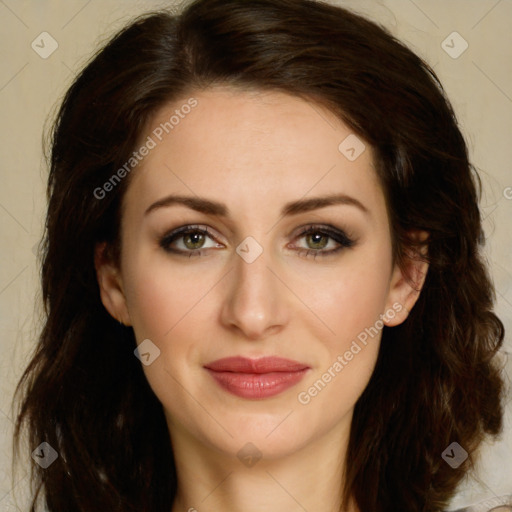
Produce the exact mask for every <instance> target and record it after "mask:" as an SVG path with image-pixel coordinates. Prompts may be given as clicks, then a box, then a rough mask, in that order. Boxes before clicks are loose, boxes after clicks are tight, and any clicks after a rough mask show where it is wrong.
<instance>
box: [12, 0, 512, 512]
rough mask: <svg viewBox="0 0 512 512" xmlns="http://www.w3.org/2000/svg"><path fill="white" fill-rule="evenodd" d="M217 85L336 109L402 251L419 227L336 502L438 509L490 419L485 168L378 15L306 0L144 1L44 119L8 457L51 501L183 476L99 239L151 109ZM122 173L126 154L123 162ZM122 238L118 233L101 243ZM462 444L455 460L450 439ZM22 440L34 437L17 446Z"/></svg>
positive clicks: (101, 502) (114, 220) (164, 486)
mask: <svg viewBox="0 0 512 512" xmlns="http://www.w3.org/2000/svg"><path fill="white" fill-rule="evenodd" d="M215 85H227V86H232V87H235V88H242V89H258V90H275V91H281V92H286V93H288V94H291V95H295V96H298V97H301V98H303V99H306V100H307V101H309V102H313V103H317V104H321V105H323V106H326V107H327V108H329V109H330V110H331V111H332V112H333V113H334V114H336V115H337V116H338V117H339V119H341V120H342V121H343V122H345V123H346V124H347V125H348V126H349V127H350V128H351V129H352V130H353V131H354V132H355V133H356V134H358V135H359V136H360V137H361V138H362V139H364V140H365V141H366V142H367V143H368V144H370V145H371V146H372V148H373V149H374V151H375V155H376V156H375V166H376V169H377V172H378V175H379V178H380V181H381V184H382V188H383V191H384V194H385V197H386V201H387V208H388V214H389V218H390V224H391V230H392V242H393V254H394V258H395V261H396V262H398V263H399V264H400V265H402V267H403V268H405V257H406V255H407V254H408V251H410V250H418V247H417V246H416V247H415V242H414V241H413V240H411V239H409V238H408V233H409V232H411V230H415V229H421V230H425V231H427V232H428V233H429V238H428V241H427V242H428V256H427V261H428V263H429V271H428V274H427V278H426V282H425V284H424V287H423V290H422V292H421V295H420V297H419V300H418V302H417V303H416V305H415V306H414V308H413V310H412V311H411V313H410V315H409V317H408V318H407V320H406V321H405V322H404V323H403V324H401V325H399V326H396V327H392V328H388V327H385V328H384V330H383V334H382V341H381V348H380V352H379V357H378V361H377V364H376V368H375V371H374V373H373V375H372V377H371V380H370V382H369V384H368V386H367V388H366V389H365V391H364V392H363V394H362V396H361V397H360V398H359V400H358V402H357V404H356V406H355V412H354V416H353V423H352V429H351V436H350V441H349V450H348V456H347V461H346V479H345V481H344V487H343V488H342V483H341V482H340V493H343V494H342V496H343V497H344V499H345V503H347V502H348V500H350V499H354V500H355V502H356V504H357V505H358V507H359V509H360V510H361V512H397V511H398V512H419V511H423V512H427V511H437V510H440V509H442V508H443V507H444V506H445V505H446V503H447V501H448V500H449V498H450V497H451V496H452V495H453V493H454V491H455V489H456V486H457V484H458V482H459V481H460V480H461V478H462V477H463V476H464V475H465V474H466V473H467V471H468V470H469V469H470V467H471V464H472V462H473V457H472V456H471V455H472V454H474V453H475V450H476V448H477V447H478V446H479V444H480V442H481V441H482V439H483V438H484V436H485V435H486V434H492V435H496V434H498V433H499V432H500V429H501V425H502V403H501V402H502V399H501V397H502V387H503V383H502V379H501V377H500V368H499V367H498V366H497V364H496V360H495V358H494V356H495V354H496V352H497V350H498V349H499V347H500V345H501V343H502V340H503V336H504V328H503V324H502V323H501V321H500V320H499V319H498V318H497V316H496V315H495V314H494V313H493V312H492V307H493V302H494V299H495V297H494V291H493V286H492V283H491V280H490V278H489V275H488V272H487V270H486V266H485V264H484V261H483V259H482V256H481V251H480V250H481V246H482V244H483V242H484V235H483V232H482V226H481V217H480V212H479V208H478V200H479V197H480V193H481V185H480V180H479V178H478V175H477V173H476V171H475V169H474V168H473V167H472V165H471V164H470V162H469V160H468V151H467V147H466V144H465V141H464V138H463V136H462V134H461V131H460V130H459V128H458V125H457V121H456V118H455V115H454V112H453V110H452V107H451V105H450V102H449V100H448V99H447V97H446V95H445V93H444V90H443V88H442V86H441V84H440V82H439V80H438V78H437V77H436V75H435V73H434V71H433V70H432V69H431V68H430V67H429V66H428V65H427V64H426V63H425V62H424V61H423V60H422V59H420V58H419V57H418V56H417V55H415V54H414V53H413V52H412V51H410V50H409V49H408V48H407V47H406V46H405V45H404V44H402V43H400V42H399V41H397V40H396V39H395V38H394V37H393V36H392V35H391V34H390V33H389V32H388V31H387V30H385V29H384V28H382V27H380V26H379V25H377V24H375V23H373V22H371V21H368V20H367V19H365V18H363V17H360V16H358V15H356V14H354V13H352V12H350V11H348V10H345V9H342V8H339V7H335V6H332V5H328V4H325V3H322V2H316V1H311V0H251V1H250V2H248V1H244V0H198V1H195V2H192V3H191V4H190V5H188V6H187V7H186V8H185V9H184V11H183V12H182V13H181V14H180V15H172V14H170V13H168V12H157V13H149V14H147V15H144V16H142V17H140V18H138V19H136V20H135V21H134V22H132V23H131V24H130V25H129V26H127V27H126V28H124V29H123V30H122V31H121V32H120V33H118V34H117V35H115V37H113V38H112V39H111V40H110V42H108V43H107V44H106V46H104V48H102V49H101V50H100V51H98V53H96V55H95V56H94V57H93V58H92V60H91V61H90V62H89V63H88V64H87V66H86V67H85V69H83V71H82V72H81V73H80V74H79V75H78V77H77V78H76V79H75V81H74V83H73V84H72V86H71V87H70V89H69V90H68V92H67V94H66V95H65V97H64V100H63V102H62V105H61V107H60V111H59V113H58V117H57V119H56V122H55V124H54V128H53V132H52V139H51V147H50V150H51V152H50V155H49V168H50V173H49V180H48V199H49V206H48V212H47V218H46V229H45V235H44V243H43V244H42V247H43V250H42V252H43V261H42V293H43V298H44V304H45V310H46V322H45V325H44V328H43V330H42V332H41V334H40V337H39V341H38V343H37V346H36V349H35V353H34V355H33V358H32V360H31V362H30V364H29V366H28V368H27V369H26V371H25V372H24V374H23V376H22V378H21V380H20V382H19V384H18V388H17V391H16V395H15V397H17V398H19V399H20V403H19V406H18V407H19V409H18V411H17V412H18V413H19V415H18V419H17V425H16V440H17V445H16V446H17V452H16V453H15V455H16V454H17V456H19V450H20V448H19V446H20V438H21V433H22V432H24V429H25V428H26V430H27V432H28V439H29V442H30V446H29V447H28V449H29V450H30V451H31V450H33V449H34V448H35V447H36V446H38V445H39V444H40V443H41V442H43V441H46V442H48V443H49V444H50V445H51V446H52V447H53V448H54V449H55V450H56V451H57V452H58V454H59V458H58V459H57V460H56V461H55V462H54V463H53V464H52V465H51V466H50V467H48V468H47V469H42V468H40V467H39V466H38V465H37V464H33V467H32V482H33V492H34V495H33V503H32V505H31V510H32V511H34V510H36V508H37V506H38V503H39V500H43V501H42V502H43V503H44V504H45V506H46V507H47V509H48V510H49V511H50V512H99V511H100V512H106V511H108V512H129V511H137V512H141V511H159V512H160V511H169V510H171V507H172V503H173V500H174V497H175V493H176V486H177V483H176V482H177V475H176V472H175V466H174V462H173V452H172V448H171V443H170V438H169V432H168V430H167V426H166V422H165V418H164V414H163V410H162V405H161V404H160V402H159V401H158V399H157V398H156V396H155V395H154V393H153V392H152V390H151V388H150V387H149V384H148V383H147V380H146V378H145V376H144V374H143V371H142V369H141V365H140V362H139V361H138V360H137V358H135V357H134V355H133V350H134V348H135V346H136V345H135V339H134V334H133V331H132V329H131V328H127V327H124V326H121V325H119V324H118V323H117V322H116V321H115V320H114V319H113V318H112V317H111V316H110V315H109V314H108V313H107V311H106V310H105V308H104V307H103V305H102V303H101V300H100V294H99V288H98V283H97V280H96V274H95V268H94V248H95V246H96V245H97V244H98V243H100V242H107V243H108V246H109V247H114V248H115V247H117V246H118V242H119V239H118V237H119V225H120V205H121V201H122V198H123V194H124V192H125V190H126V187H127V185H128V183H129V181H130V180H129V177H128V178H126V179H124V180H122V182H121V183H119V184H118V185H117V186H116V187H113V190H112V191H111V192H109V193H108V194H106V196H105V197H104V198H103V199H98V198H97V197H95V195H94V190H95V189H97V187H101V186H102V185H103V184H104V183H105V182H106V181H107V180H108V179H109V178H110V177H111V176H112V175H113V174H114V173H115V171H116V170H117V169H119V168H120V167H121V166H122V165H123V163H125V162H126V161H127V160H128V159H129V158H130V156H131V153H132V151H133V150H134V149H135V145H136V142H137V140H138V137H139V136H140V134H141V133H142V130H143V128H144V127H145V126H146V123H147V122H148V121H149V120H150V119H151V117H152V116H153V115H154V114H155V112H156V111H157V110H158V109H159V108H160V107H162V106H163V105H164V104H166V103H167V102H169V101H172V100H173V99H177V98H178V97H179V96H180V95H184V94H188V93H190V92H191V91H194V90H196V91H197V90H200V89H204V88H208V87H212V86H215ZM133 172H137V171H136V169H135V170H134V171H133ZM114 252H115V251H114ZM454 441H455V442H458V443H459V444H460V445H461V446H462V447H463V448H465V450H466V451H467V452H469V454H470V458H469V459H468V460H467V461H466V462H465V463H464V464H462V465H461V466H460V467H458V468H456V469H453V468H452V467H450V466H449V465H448V464H447V463H446V462H445V461H444V460H443V459H442V457H441V454H442V452H443V451H444V450H445V449H446V447H447V446H448V445H450V444H451V443H452V442H454ZM29 453H30V452H29Z"/></svg>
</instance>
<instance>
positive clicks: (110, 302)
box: [94, 242, 131, 325]
mask: <svg viewBox="0 0 512 512" xmlns="http://www.w3.org/2000/svg"><path fill="white" fill-rule="evenodd" d="M94 267H95V268H96V278H97V279H98V285H99V288H100V297H101V302H102V303H103V305H104V306H105V308H106V309H107V311H108V312H109V313H110V315H111V316H112V317H113V318H115V319H116V320H117V321H118V322H120V323H122V324H124V325H131V320H130V315H129V313H128V308H127V306H126V298H125V295H124V290H123V282H122V279H121V274H120V271H119V268H118V266H117V265H116V264H114V262H113V261H112V258H111V257H110V255H109V254H108V250H107V243H106V242H103V243H100V244H97V245H96V247H95V248H94Z"/></svg>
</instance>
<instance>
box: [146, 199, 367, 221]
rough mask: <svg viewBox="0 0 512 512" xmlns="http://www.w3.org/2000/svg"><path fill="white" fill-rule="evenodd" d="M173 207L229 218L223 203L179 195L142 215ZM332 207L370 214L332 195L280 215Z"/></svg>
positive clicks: (352, 201) (286, 207)
mask: <svg viewBox="0 0 512 512" xmlns="http://www.w3.org/2000/svg"><path fill="white" fill-rule="evenodd" d="M173 205H183V206H186V207H187V208H190V209H191V210H195V211H197V212H200V213H204V214H206V215H215V216H218V217H229V209H228V208H227V206H226V205H225V204H223V203H219V202H218V201H213V200H211V199H206V198H203V197H197V196H196V197H194V196H180V195H169V196H166V197H164V198H162V199H159V200H158V201H156V202H155V203H153V204H152V205H151V206H150V207H149V208H147V210H146V211H145V213H144V215H148V214H149V213H150V212H152V211H155V210H157V209H159V208H164V207H169V206H173ZM334 205H349V206H355V207H356V208H358V209H359V210H361V211H362V212H363V213H365V214H366V215H369V214H370V212H369V210H368V208H366V206H364V205H363V204H362V203H361V202H360V201H359V200H357V199H356V198H355V197H351V196H348V195H346V194H332V195H327V196H321V197H312V198H308V199H299V200H298V201H292V202H289V203H286V204H285V205H284V206H283V208H282V210H281V215H282V216H283V217H285V216H289V215H297V214H299V213H304V212H309V211H312V210H317V209H319V208H325V207H327V206H334Z"/></svg>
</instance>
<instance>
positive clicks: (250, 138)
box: [127, 88, 384, 208]
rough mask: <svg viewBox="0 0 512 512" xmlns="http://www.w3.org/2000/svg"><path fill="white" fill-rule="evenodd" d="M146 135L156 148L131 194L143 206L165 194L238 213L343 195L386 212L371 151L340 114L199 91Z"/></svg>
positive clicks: (242, 94)
mask: <svg viewBox="0 0 512 512" xmlns="http://www.w3.org/2000/svg"><path fill="white" fill-rule="evenodd" d="M191 105H193V106H192V107H191ZM148 137H149V138H150V139H151V140H152V141H153V143H152V144H151V146H153V147H152V149H150V151H149V152H148V154H147V155H146V156H145V157H144V158H143V159H142V161H141V162H140V163H139V164H138V165H137V167H136V169H134V172H133V176H132V183H131V184H130V187H129V190H128V194H127V196H131V197H132V198H133V199H135V197H136V198H137V201H138V202H139V203H141V204H147V202H148V201H150V200H156V199H158V198H159V197H160V196H162V195H163V194H164V193H165V192H168V193H171V192H177V193H187V194H189V195H190V194H194V195H199V196H208V197H210V198H212V199H215V200H220V201H223V202H228V203H232V205H233V206H234V207H237V206H238V207H243V206H244V205H245V206H248V205H251V206H253V207H256V206H257V205H263V204H265V205H269V204H270V203H276V202H279V203H280V205H281V204H282V203H285V202H288V201H293V200H296V199H298V198H300V197H304V196H306V195H308V194H309V195H321V194H323V195H325V194H327V193H329V194H332V193H344V194H350V195H353V196H356V197H357V198H359V199H361V202H363V201H364V203H368V204H369V206H370V207H373V208H378V207H379V206H384V203H383V196H382V191H381V187H380V183H379V181H378V179H377V176H376V173H375V170H374V165H373V152H372V149H371V147H370V146H369V145H368V144H366V143H365V142H364V141H363V140H362V139H361V138H360V137H357V136H356V135H355V134H354V133H353V132H352V130H351V129H350V128H349V127H348V126H347V125H346V124H344V123H343V122H342V121H341V120H339V119H338V118H337V117H336V116H335V115H334V114H333V113H332V112H330V111H328V110H327V109H325V108H324V107H322V106H320V105H318V104H317V103H314V102H312V101H311V102H310V101H306V100H304V99H301V98H298V97H295V96H291V95H289V94H285V93H282V92H277V91H257V90H251V91H247V90H238V89H232V88H214V89H208V90H203V91H195V92H191V93H190V95H188V96H183V97H182V98H181V99H179V100H176V101H174V102H172V103H169V104H166V105H165V106H163V107H162V108H161V109H160V110H159V111H158V112H157V113H156V114H155V115H154V116H153V118H152V119H151V122H150V123H149V124H148V126H147V127H146V129H145V130H144V132H143V133H142V136H141V137H140V143H141V144H143V143H144V142H145V141H148V140H149V139H148ZM354 157H355V158H354ZM134 190H135V191H136V193H135V192H134ZM127 200H128V201H129V200H130V197H128V198H127Z"/></svg>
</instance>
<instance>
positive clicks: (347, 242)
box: [159, 225, 355, 259]
mask: <svg viewBox="0 0 512 512" xmlns="http://www.w3.org/2000/svg"><path fill="white" fill-rule="evenodd" d="M197 233H200V234H202V235H205V236H207V237H209V238H210V239H212V240H214V241H215V238H214V237H213V235H212V234H211V233H210V231H208V228H205V227H201V226H194V225H188V226H183V227H180V228H178V229H176V230H174V231H172V232H171V233H168V234H166V235H165V236H164V237H163V238H162V239H161V240H160V243H159V245H160V247H162V249H164V251H166V252H169V253H172V254H177V255H179V256H187V257H188V258H191V257H192V256H202V255H203V253H204V252H205V251H207V250H208V249H211V247H209V248H207V249H203V250H201V249H198V250H193V249H192V250H187V251H184V250H182V249H174V248H172V247H171V244H172V243H173V242H175V241H176V240H179V239H180V238H183V237H184V236H186V235H190V234H197ZM311 234H317V235H318V234H319V235H322V236H324V237H327V238H329V239H330V240H333V241H334V242H336V243H337V244H339V246H338V247H337V248H335V249H330V250H328V251H325V250H321V249H320V250H318V249H300V248H299V249H298V251H299V253H300V252H302V254H304V257H306V258H307V257H313V259H315V258H316V257H317V256H321V257H325V256H330V255H333V254H335V253H338V252H339V251H341V250H343V249H348V248H350V247H353V246H354V245H355V241H354V240H353V239H352V238H350V237H349V236H348V235H347V234H346V233H345V232H344V231H342V230H339V229H337V228H331V227H329V226H315V225H311V226H307V227H306V228H304V229H303V230H302V231H301V232H300V233H299V234H298V235H297V236H296V237H295V238H296V239H300V238H302V237H304V236H307V235H311Z"/></svg>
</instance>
